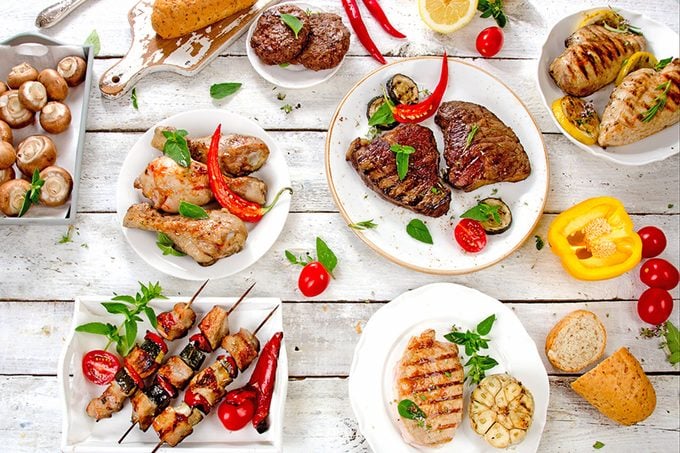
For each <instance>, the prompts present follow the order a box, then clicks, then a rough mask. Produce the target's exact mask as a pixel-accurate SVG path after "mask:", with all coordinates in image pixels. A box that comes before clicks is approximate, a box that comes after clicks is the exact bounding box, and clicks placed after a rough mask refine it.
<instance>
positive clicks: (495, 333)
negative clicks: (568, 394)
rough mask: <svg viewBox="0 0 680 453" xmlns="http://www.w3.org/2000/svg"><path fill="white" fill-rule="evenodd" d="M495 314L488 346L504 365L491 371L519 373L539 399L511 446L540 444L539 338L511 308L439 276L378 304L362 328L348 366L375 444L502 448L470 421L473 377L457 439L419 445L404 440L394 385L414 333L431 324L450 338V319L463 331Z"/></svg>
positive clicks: (518, 449) (485, 451)
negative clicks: (520, 437)
mask: <svg viewBox="0 0 680 453" xmlns="http://www.w3.org/2000/svg"><path fill="white" fill-rule="evenodd" d="M492 314H495V315H496V322H495V323H494V325H493V328H492V329H491V333H490V334H489V335H488V337H489V338H490V339H491V341H490V343H489V349H488V350H485V353H487V354H488V355H490V356H491V357H493V358H495V359H496V360H497V361H498V363H499V365H498V366H496V367H495V368H493V369H491V370H489V371H487V372H486V374H487V376H488V375H491V374H497V373H508V374H510V375H512V376H514V377H515V378H517V379H518V380H519V381H521V382H522V383H523V384H524V385H525V386H526V387H527V388H528V389H529V391H530V392H531V394H532V395H533V397H534V404H535V408H534V418H533V421H532V423H531V426H530V427H529V431H528V432H527V436H526V438H525V439H524V441H523V442H521V443H519V444H517V445H515V446H513V447H511V448H510V449H509V450H510V451H513V452H515V453H535V452H536V451H538V445H539V443H540V442H541V435H542V434H543V428H544V427H545V420H546V416H547V412H548V402H549V399H550V384H549V382H548V374H547V372H546V370H545V367H544V366H543V362H542V361H541V357H540V356H539V353H538V350H537V349H536V344H535V343H534V342H533V340H532V339H531V337H529V334H528V333H527V331H526V330H525V329H524V326H522V323H521V322H520V320H519V319H518V318H517V316H516V315H515V314H514V313H513V312H512V310H510V309H509V308H508V307H506V306H505V305H503V304H502V303H500V302H499V301H497V300H496V299H494V298H492V297H489V296H487V295H485V294H483V293H481V292H479V291H477V290H474V289H471V288H467V287H465V286H461V285H456V284H452V283H435V284H432V285H427V286H423V287H421V288H418V289H415V290H413V291H408V292H406V293H404V294H402V295H400V296H399V297H397V298H396V299H394V300H393V301H392V302H390V303H389V304H387V305H385V306H383V307H381V308H380V309H379V310H378V311H376V312H375V314H374V315H373V316H372V317H371V319H370V320H369V321H368V323H367V324H366V326H365V327H364V329H363V332H362V334H361V339H360V340H359V343H358V344H357V346H356V349H355V350H354V359H353V361H352V367H351V369H350V375H349V399H350V403H351V404H352V409H353V411H354V415H355V416H356V418H357V420H358V422H359V429H360V430H361V433H362V434H363V435H364V437H366V441H367V442H368V444H369V445H370V446H371V448H372V449H373V451H375V452H417V451H421V452H441V451H456V452H465V453H496V452H498V451H499V450H497V449H495V448H493V447H491V446H490V445H489V444H487V443H486V441H484V439H483V438H482V437H480V436H479V435H478V434H476V433H475V432H474V431H473V430H472V428H471V426H470V421H469V419H468V415H467V411H468V406H469V403H470V393H471V391H472V390H473V388H472V387H471V386H470V385H469V384H466V385H465V387H464V392H463V393H464V405H463V414H464V415H463V421H462V423H461V424H460V426H459V427H458V429H457V430H456V434H455V436H454V438H453V440H452V441H451V442H450V443H448V444H446V445H444V446H442V447H441V448H424V447H421V448H416V447H414V446H412V445H409V444H407V443H406V442H405V441H404V440H403V438H402V436H401V432H400V427H399V425H400V422H399V414H398V412H397V407H396V406H397V403H396V402H395V400H396V399H397V394H396V392H395V390H394V378H395V368H396V366H397V364H398V362H399V360H400V359H401V356H402V355H403V352H404V350H405V349H406V345H407V344H408V341H409V340H410V339H411V337H413V336H416V335H419V334H420V333H422V332H423V331H424V330H426V329H434V330H435V331H436V332H437V340H439V341H446V340H445V339H444V338H443V335H444V334H446V333H448V332H449V331H450V329H451V326H452V325H454V324H455V325H456V326H457V327H459V328H460V329H462V330H467V329H474V328H475V327H476V326H477V324H478V323H479V322H480V321H482V320H483V319H485V318H487V317H488V316H490V315H492ZM462 351H463V349H461V352H462ZM463 363H464V362H463Z"/></svg>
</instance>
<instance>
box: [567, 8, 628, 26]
mask: <svg viewBox="0 0 680 453" xmlns="http://www.w3.org/2000/svg"><path fill="white" fill-rule="evenodd" d="M624 21H625V19H624V18H623V16H621V15H620V14H619V13H617V12H616V11H614V10H613V9H611V8H605V9H598V10H595V11H591V12H589V13H585V14H584V17H583V20H581V22H580V23H579V24H578V27H577V28H583V27H585V26H587V25H593V24H607V25H609V26H610V27H614V28H619V26H621V25H622V24H623V23H624Z"/></svg>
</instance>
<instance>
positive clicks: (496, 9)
mask: <svg viewBox="0 0 680 453" xmlns="http://www.w3.org/2000/svg"><path fill="white" fill-rule="evenodd" d="M477 10H478V11H479V12H481V13H482V15H481V16H480V17H481V18H482V19H486V18H487V17H493V19H494V20H495V21H496V23H497V24H498V26H499V27H501V28H503V27H505V25H506V24H507V23H508V18H507V17H506V16H505V13H504V12H503V0H479V3H478V4H477Z"/></svg>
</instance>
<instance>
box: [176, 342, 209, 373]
mask: <svg viewBox="0 0 680 453" xmlns="http://www.w3.org/2000/svg"><path fill="white" fill-rule="evenodd" d="M179 358H180V359H182V360H184V363H186V364H187V365H189V366H190V367H191V369H192V370H194V371H198V370H200V369H201V365H203V361H204V360H205V354H203V353H202V352H201V351H199V350H198V348H197V347H196V346H194V345H193V344H191V343H189V344H188V345H186V347H185V348H184V349H182V352H180V353H179Z"/></svg>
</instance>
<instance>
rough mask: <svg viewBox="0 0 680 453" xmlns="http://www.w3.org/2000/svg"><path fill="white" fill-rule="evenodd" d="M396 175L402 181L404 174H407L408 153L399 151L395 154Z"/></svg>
mask: <svg viewBox="0 0 680 453" xmlns="http://www.w3.org/2000/svg"><path fill="white" fill-rule="evenodd" d="M396 159H397V176H398V177H399V180H400V181H403V180H404V178H406V175H407V174H408V160H409V157H408V154H402V153H399V154H397V157H396Z"/></svg>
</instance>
